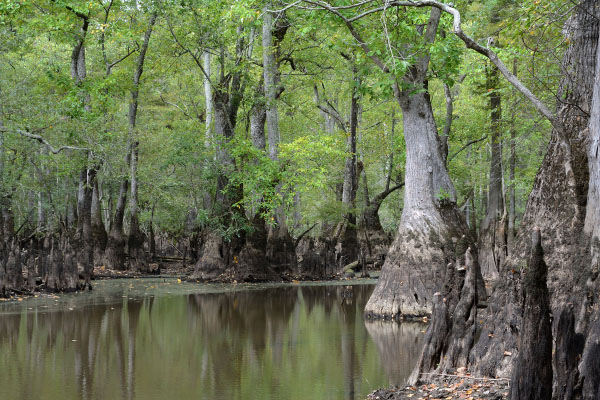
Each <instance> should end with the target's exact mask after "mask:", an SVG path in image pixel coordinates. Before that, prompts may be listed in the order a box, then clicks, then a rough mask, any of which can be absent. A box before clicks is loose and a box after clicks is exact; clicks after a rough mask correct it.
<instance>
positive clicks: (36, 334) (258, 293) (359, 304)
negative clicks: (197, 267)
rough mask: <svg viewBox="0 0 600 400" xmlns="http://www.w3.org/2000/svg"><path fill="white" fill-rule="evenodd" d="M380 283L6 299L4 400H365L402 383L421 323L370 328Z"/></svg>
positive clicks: (144, 286) (129, 283)
mask: <svg viewBox="0 0 600 400" xmlns="http://www.w3.org/2000/svg"><path fill="white" fill-rule="evenodd" d="M373 288H374V281H363V282H360V281H359V282H358V284H354V285H351V286H346V285H342V284H339V283H333V284H332V283H329V284H322V283H321V284H300V285H281V284H261V285H236V286H232V285H199V284H192V283H179V282H178V281H177V280H175V279H166V280H165V279H127V280H125V279H124V280H112V281H96V282H95V286H94V290H93V291H92V292H87V293H79V294H70V295H62V294H61V295H57V296H52V295H50V296H39V297H37V298H30V299H24V300H23V301H6V302H0V399H11V400H13V399H14V400H17V399H23V400H30V399H61V400H62V399H66V400H67V399H107V400H108V399H110V400H112V399H140V400H152V399H168V400H178V399H223V400H225V399H234V400H235V399H281V400H287V399H313V400H314V399H364V398H365V397H366V395H367V394H368V393H370V392H371V391H372V390H374V389H376V388H378V387H382V386H383V387H385V386H388V385H390V384H403V383H404V381H405V380H406V378H407V377H408V375H409V374H410V372H411V370H412V368H413V367H414V365H415V363H416V361H417V358H418V356H419V353H420V350H421V344H422V338H423V335H424V333H423V331H424V329H425V327H424V325H420V324H406V323H405V324H402V325H398V324H392V323H377V322H375V323H371V322H365V321H364V320H363V317H362V310H363V308H364V306H365V303H366V302H367V300H368V298H369V296H370V294H371V292H372V291H373Z"/></svg>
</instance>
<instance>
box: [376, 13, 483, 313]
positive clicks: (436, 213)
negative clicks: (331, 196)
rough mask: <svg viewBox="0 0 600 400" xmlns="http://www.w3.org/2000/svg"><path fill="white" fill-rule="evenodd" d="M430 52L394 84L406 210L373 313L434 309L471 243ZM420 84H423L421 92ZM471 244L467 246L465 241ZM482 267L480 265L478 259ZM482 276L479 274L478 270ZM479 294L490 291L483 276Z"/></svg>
mask: <svg viewBox="0 0 600 400" xmlns="http://www.w3.org/2000/svg"><path fill="white" fill-rule="evenodd" d="M439 19H440V11H439V10H437V9H432V10H431V17H430V19H429V23H428V26H427V29H426V31H425V32H424V33H423V35H424V37H425V39H426V41H427V42H429V43H431V42H433V40H434V39H435V33H436V31H437V25H438V23H439ZM428 66H429V56H428V55H426V56H423V57H422V58H421V59H419V60H417V62H416V63H415V64H414V65H413V66H412V67H411V68H410V69H409V71H408V72H407V74H406V76H405V78H404V80H405V83H406V84H408V86H409V87H410V89H408V90H407V89H405V90H400V88H399V86H398V85H397V84H394V96H395V98H396V100H397V101H398V103H399V104H400V107H401V109H402V112H403V116H404V118H403V121H404V139H405V143H406V173H405V183H406V185H405V188H404V209H403V210H402V220H401V222H400V226H399V228H398V234H397V236H396V239H395V241H394V243H393V244H392V246H391V248H390V251H389V253H388V256H387V258H386V260H385V263H384V265H383V269H382V273H381V276H380V278H379V280H378V281H377V286H376V287H375V290H374V291H373V294H372V295H371V298H370V299H369V302H368V303H367V306H366V308H365V314H366V315H367V316H368V317H386V318H398V317H404V318H412V317H422V316H425V315H429V314H431V312H432V306H433V295H434V293H435V292H436V291H437V288H438V287H439V285H440V283H441V282H443V276H444V273H445V270H446V265H447V264H448V262H454V260H455V259H456V257H457V254H458V255H460V254H462V253H456V250H457V247H459V245H460V246H462V245H463V242H467V243H468V245H469V246H471V247H472V248H474V247H475V245H474V243H473V239H472V238H471V237H469V236H468V228H467V226H466V223H465V221H464V219H463V217H462V215H461V214H460V212H459V210H458V209H457V207H456V193H455V190H454V185H453V184H452V182H451V180H450V177H449V175H448V170H447V169H446V166H445V163H444V159H443V157H442V154H441V151H440V141H439V138H438V134H437V127H436V123H435V120H434V118H433V111H432V109H431V101H430V98H429V94H428V92H427V81H426V75H427V70H428ZM416 88H418V89H420V90H419V91H418V92H417V91H416V90H415V89H416ZM465 247H466V246H465ZM475 264H476V265H477V267H478V264H477V263H476V262H475ZM476 275H477V276H478V277H479V276H480V273H477V274H476ZM478 281H481V282H480V283H479V285H478V289H480V290H478V291H479V293H485V288H484V287H483V281H482V279H478Z"/></svg>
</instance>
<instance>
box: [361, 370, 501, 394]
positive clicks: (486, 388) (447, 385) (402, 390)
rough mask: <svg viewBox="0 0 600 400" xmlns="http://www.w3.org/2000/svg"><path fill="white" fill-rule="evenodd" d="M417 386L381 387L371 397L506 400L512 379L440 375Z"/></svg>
mask: <svg viewBox="0 0 600 400" xmlns="http://www.w3.org/2000/svg"><path fill="white" fill-rule="evenodd" d="M427 381H428V383H426V384H425V383H421V384H419V385H417V386H405V387H391V388H387V389H377V390H375V391H374V392H372V393H371V394H369V395H368V396H367V399H368V400H476V399H482V400H502V399H508V391H509V379H503V378H500V379H493V378H485V377H483V378H482V377H474V376H471V375H468V374H464V375H436V376H432V377H431V379H429V378H427Z"/></svg>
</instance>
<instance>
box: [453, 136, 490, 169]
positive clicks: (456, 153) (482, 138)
mask: <svg viewBox="0 0 600 400" xmlns="http://www.w3.org/2000/svg"><path fill="white" fill-rule="evenodd" d="M487 137H488V135H485V136H483V137H480V138H479V139H474V140H471V141H469V142H468V143H467V144H465V145H464V146H463V147H461V148H460V150H458V151H457V152H455V153H454V154H452V155H451V156H450V157H448V162H450V161H452V159H453V158H454V157H456V156H457V155H458V154H459V153H460V152H462V151H463V150H464V149H466V148H467V147H469V146H470V145H472V144H475V143H479V142H481V141H483V140H485V139H487Z"/></svg>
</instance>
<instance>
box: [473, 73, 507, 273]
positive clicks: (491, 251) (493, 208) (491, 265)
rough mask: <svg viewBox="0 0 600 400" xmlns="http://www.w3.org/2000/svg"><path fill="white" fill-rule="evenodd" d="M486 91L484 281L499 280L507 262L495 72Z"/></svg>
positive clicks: (481, 254)
mask: <svg viewBox="0 0 600 400" xmlns="http://www.w3.org/2000/svg"><path fill="white" fill-rule="evenodd" d="M487 79H488V81H487V90H488V93H489V100H490V110H491V129H490V130H491V141H490V145H491V148H492V155H491V162H490V178H489V185H488V199H487V213H486V216H485V219H484V220H483V223H482V224H481V228H480V232H479V263H480V265H481V273H482V274H483V277H484V279H486V280H495V279H497V278H498V276H499V275H498V272H499V270H500V266H501V265H502V263H503V262H504V259H505V258H506V253H507V251H506V230H507V229H506V222H507V220H506V216H505V213H504V211H505V208H504V194H503V190H502V146H501V144H502V134H501V122H502V121H501V118H502V111H501V104H502V103H501V102H502V100H501V97H500V92H499V91H498V69H497V68H496V67H494V66H492V67H491V70H490V71H489V72H488V77H487Z"/></svg>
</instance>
